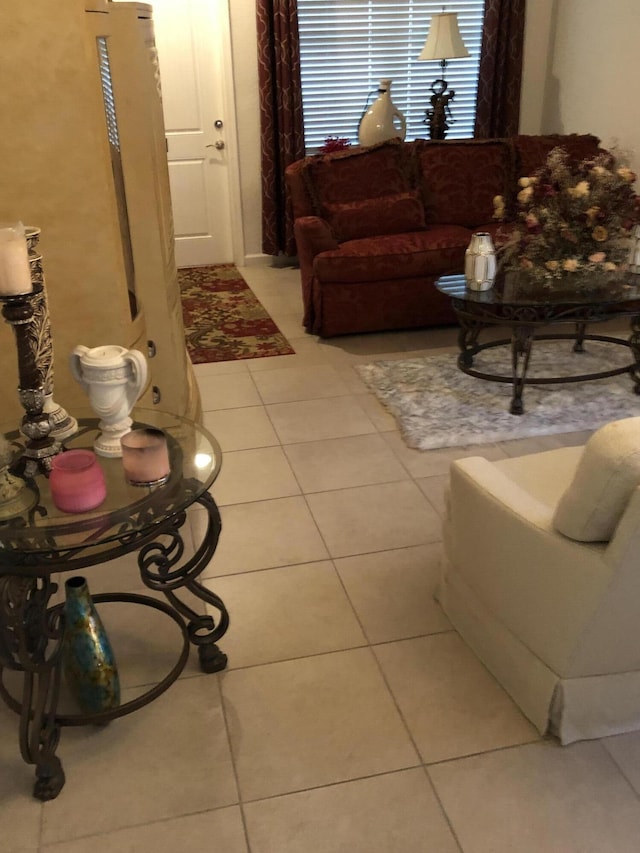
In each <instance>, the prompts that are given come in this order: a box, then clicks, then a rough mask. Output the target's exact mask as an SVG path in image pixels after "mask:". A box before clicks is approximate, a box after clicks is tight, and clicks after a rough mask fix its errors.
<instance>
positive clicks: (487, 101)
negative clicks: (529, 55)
mask: <svg viewBox="0 0 640 853" xmlns="http://www.w3.org/2000/svg"><path fill="white" fill-rule="evenodd" d="M525 5H526V0H486V2H485V11H484V24H483V31H482V49H481V52H480V69H479V75H478V101H477V110H476V123H475V136H477V137H480V138H491V137H500V136H515V135H516V134H517V133H518V125H519V120H520V83H521V80H522V54H523V50H524V19H525Z"/></svg>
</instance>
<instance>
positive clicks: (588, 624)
mask: <svg viewBox="0 0 640 853" xmlns="http://www.w3.org/2000/svg"><path fill="white" fill-rule="evenodd" d="M638 484H640V418H627V419H625V420H621V421H615V422H613V423H610V424H607V425H606V426H604V427H602V428H601V429H600V430H598V431H597V432H596V433H594V435H593V436H592V437H591V438H590V439H589V441H588V442H587V444H586V445H585V446H584V447H568V448H560V449H558V450H551V451H547V452H544V453H536V454H532V455H530V456H523V457H520V458H516V459H505V460H502V461H499V462H489V461H488V460H486V459H482V458H476V457H473V458H467V459H462V460H459V461H457V462H454V463H453V464H452V466H451V480H450V491H449V496H448V510H447V517H446V519H445V523H444V565H443V576H442V580H441V585H440V589H439V593H438V597H439V599H440V602H441V604H442V606H443V608H444V610H445V612H446V613H447V615H448V617H449V619H450V620H451V622H452V623H453V625H454V626H455V627H456V629H457V630H458V631H459V633H460V634H461V636H462V637H463V639H464V640H465V641H466V642H467V643H468V645H469V646H470V647H471V648H472V649H473V650H474V652H475V653H476V654H477V655H478V657H479V658H480V659H481V660H482V661H483V663H484V664H485V665H486V666H487V668H488V669H489V670H490V671H491V672H492V673H493V674H494V676H495V677H496V678H497V680H498V681H499V682H500V683H501V684H502V685H503V687H504V688H505V690H507V692H508V693H509V694H510V695H511V696H512V697H513V699H514V700H515V702H516V703H517V704H518V705H519V706H520V708H521V709H522V711H523V712H524V713H525V714H526V716H527V717H528V718H529V719H530V720H531V721H532V722H533V723H534V725H535V726H536V727H537V728H538V730H539V731H540V732H541V733H545V732H547V731H550V732H552V733H554V734H556V735H557V736H558V737H559V738H560V740H561V742H562V743H563V744H566V743H571V742H572V741H575V740H581V739H584V738H597V737H601V736H604V735H609V734H616V733H620V732H626V731H631V730H633V729H640V488H639V487H638Z"/></svg>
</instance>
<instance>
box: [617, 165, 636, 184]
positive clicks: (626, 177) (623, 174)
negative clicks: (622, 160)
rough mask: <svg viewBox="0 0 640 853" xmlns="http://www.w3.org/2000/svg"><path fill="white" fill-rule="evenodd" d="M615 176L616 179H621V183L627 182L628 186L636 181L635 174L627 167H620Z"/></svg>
mask: <svg viewBox="0 0 640 853" xmlns="http://www.w3.org/2000/svg"><path fill="white" fill-rule="evenodd" d="M616 174H617V175H618V177H620V178H622V180H623V181H629V183H630V184H632V183H633V182H634V181H635V179H636V175H635V172H632V171H631V169H630V168H629V167H628V166H620V168H619V169H618V171H617V173H616Z"/></svg>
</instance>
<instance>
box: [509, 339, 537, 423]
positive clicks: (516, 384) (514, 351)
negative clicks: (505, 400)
mask: <svg viewBox="0 0 640 853" xmlns="http://www.w3.org/2000/svg"><path fill="white" fill-rule="evenodd" d="M532 343H533V328H532V327H531V326H515V327H514V329H513V333H512V335H511V366H512V375H513V397H512V398H511V407H510V409H509V411H510V412H511V414H512V415H522V414H523V413H524V404H523V402H522V393H523V391H524V386H525V382H526V377H527V368H528V367H529V358H530V357H531V345H532Z"/></svg>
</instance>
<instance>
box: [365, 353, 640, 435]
mask: <svg viewBox="0 0 640 853" xmlns="http://www.w3.org/2000/svg"><path fill="white" fill-rule="evenodd" d="M572 346H573V342H572V341H554V342H544V343H543V342H539V343H534V345H533V350H532V354H531V361H530V363H529V370H528V372H527V379H528V381H531V379H533V377H535V376H545V375H546V376H553V375H560V376H571V375H574V376H577V375H581V374H585V373H595V372H596V371H599V370H607V369H612V368H613V367H617V366H623V365H625V364H629V363H630V362H631V351H630V350H629V349H628V348H627V347H621V346H615V345H611V344H605V343H601V342H599V341H585V344H584V346H585V352H583V353H574V352H573V351H572ZM456 362H457V353H448V354H444V355H434V356H427V357H424V358H411V359H405V360H398V361H394V360H388V361H376V362H374V363H372V364H362V365H356V366H355V370H356V371H357V372H358V374H359V375H360V376H361V377H362V379H363V380H364V381H365V382H366V384H367V385H368V386H369V388H370V389H371V390H372V391H373V393H374V394H375V395H376V397H377V398H378V399H379V400H380V402H381V403H383V405H384V406H386V408H387V409H388V410H389V411H390V412H391V414H392V415H393V416H394V417H395V418H396V420H397V422H398V427H399V429H400V432H401V434H402V437H403V439H404V440H405V442H406V443H407V444H408V445H409V447H414V448H417V449H419V450H432V449H434V448H436V447H458V446H467V445H473V444H489V443H493V442H496V441H507V440H509V439H514V438H526V437H528V436H535V435H550V434H551V433H561V432H577V431H579V430H589V429H597V427H599V426H602V425H603V424H605V423H608V422H609V421H614V420H618V419H620V418H627V417H635V416H640V396H638V395H637V394H635V393H634V389H633V381H632V379H631V377H630V376H629V375H628V374H626V373H623V374H620V375H619V376H613V377H611V378H609V379H597V380H592V381H589V382H573V383H572V382H565V383H562V384H560V385H529V384H527V385H526V386H525V388H524V393H523V398H522V399H523V403H524V414H522V415H512V414H510V413H509V404H510V402H511V396H512V386H511V384H510V383H506V382H489V381H487V380H485V379H476V378H475V377H473V376H467V375H466V374H465V373H462V371H461V370H460V369H459V368H458V366H457V363H456ZM473 367H474V369H477V370H481V371H483V372H487V373H496V374H498V375H504V376H510V375H511V350H510V347H506V346H503V347H496V348H493V349H488V350H484V351H483V352H481V353H479V354H478V355H477V356H476V357H475V358H474V363H473Z"/></svg>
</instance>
